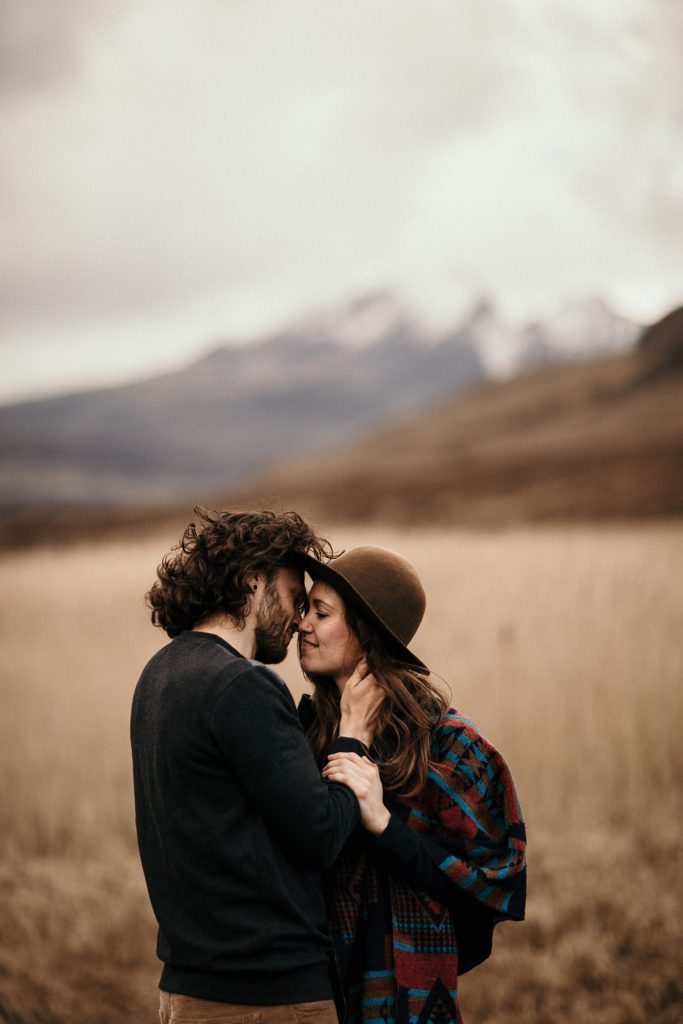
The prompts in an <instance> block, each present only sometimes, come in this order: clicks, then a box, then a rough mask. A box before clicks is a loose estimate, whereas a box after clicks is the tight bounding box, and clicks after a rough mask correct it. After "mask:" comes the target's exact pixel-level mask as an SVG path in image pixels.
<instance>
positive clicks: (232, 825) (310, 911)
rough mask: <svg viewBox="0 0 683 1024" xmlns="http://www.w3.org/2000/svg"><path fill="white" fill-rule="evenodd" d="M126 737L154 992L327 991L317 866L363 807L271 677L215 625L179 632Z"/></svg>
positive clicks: (231, 997)
mask: <svg viewBox="0 0 683 1024" xmlns="http://www.w3.org/2000/svg"><path fill="white" fill-rule="evenodd" d="M131 743H132V749H133V772H134V785H135V808H136V824H137V833H138V844H139V847H140V856H141V859H142V865H143V869H144V872H145V878H146V880H147V887H148V890H149V896H150V900H151V902H152V906H153V908H154V913H155V914H156V917H157V920H158V922H159V937H158V943H157V954H158V956H159V957H160V959H161V960H163V962H164V969H163V972H162V975H161V981H160V986H161V988H162V989H165V990H167V991H171V992H179V993H182V994H185V995H191V996H195V997H198V998H202V999H213V1000H218V1001H223V1002H231V1003H255V1004H264V1005H268V1004H271V1005H272V1004H278V1003H298V1002H308V1001H310V1000H317V999H326V998H330V996H331V988H330V982H329V976H328V957H329V953H330V942H329V938H328V933H327V925H326V920H325V907H324V904H323V897H322V892H321V883H320V872H321V870H322V869H323V868H325V867H327V866H329V865H330V864H332V862H333V861H334V860H335V858H336V857H337V855H338V853H339V852H340V850H341V848H342V846H343V845H344V843H345V841H346V839H347V838H348V836H349V835H350V833H351V832H352V831H353V829H354V827H355V826H356V824H357V823H358V821H359V809H358V802H357V800H356V798H355V796H354V795H353V793H352V792H351V791H350V790H349V789H347V788H346V787H345V786H342V785H336V784H327V783H325V782H323V781H322V779H321V778H320V773H319V771H318V768H317V766H316V764H315V761H314V759H313V756H312V754H311V752H310V750H309V748H308V745H307V743H306V739H305V736H304V732H303V729H302V727H301V725H300V723H299V718H298V716H297V712H296V709H295V706H294V702H293V700H292V697H291V695H290V693H289V691H288V689H287V687H286V686H285V684H284V683H283V681H282V680H281V679H280V677H279V676H278V675H277V674H276V673H275V672H273V671H271V670H270V669H268V668H266V667H265V666H263V665H260V664H259V663H257V662H252V661H248V660H247V659H245V658H243V657H242V656H241V655H239V654H238V653H237V652H236V651H235V650H233V648H231V647H230V646H229V645H228V644H227V643H225V642H224V641H223V640H221V639H220V638H219V637H217V636H214V635H213V634H207V633H193V632H185V633H182V634H181V635H180V636H179V637H177V638H176V639H175V640H173V641H172V642H171V643H170V644H168V645H167V646H166V647H164V648H163V649H162V650H161V651H159V653H158V654H156V655H155V656H154V657H153V658H152V659H151V661H150V662H149V663H148V665H147V666H146V667H145V669H144V671H143V673H142V676H141V677H140V680H139V682H138V685H137V688H136V691H135V696H134V699H133V710H132V718H131ZM335 746H336V749H355V750H357V752H359V753H361V752H362V748H361V746H360V744H357V743H355V741H352V740H351V741H350V740H345V739H344V738H342V739H340V740H338V741H337V743H336V745H335Z"/></svg>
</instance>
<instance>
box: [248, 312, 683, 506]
mask: <svg viewBox="0 0 683 1024" xmlns="http://www.w3.org/2000/svg"><path fill="white" fill-rule="evenodd" d="M235 499H239V500H240V501H258V500H266V501H273V500H277V501H279V502H282V504H283V505H287V506H293V507H296V508H299V509H301V510H302V512H304V513H307V514H309V515H314V516H316V517H318V518H325V519H329V518H334V519H342V518H343V519H352V520H353V519H361V518H362V519H383V520H386V519H388V520H393V521H397V522H403V523H410V522H414V521H420V522H424V521H436V522H453V521H457V522H463V523H491V524H497V523H508V522H519V521H525V520H527V521H528V520H557V519H567V520H572V519H581V520H586V519H606V518H619V519H621V518H629V519H630V518H636V517H654V516H657V517H659V516H678V515H681V514H683V309H680V310H677V311H676V312H675V313H672V314H671V315H670V316H668V317H666V318H665V320H663V321H661V323H660V324H657V325H655V327H653V328H650V330H649V331H648V332H646V334H645V335H644V337H643V340H642V342H641V344H640V346H639V348H638V350H637V351H636V352H634V353H633V354H631V355H628V356H621V357H618V358H614V359H609V360H605V361H602V362H600V363H589V364H581V365H573V366H566V365H565V366H560V367H558V366H555V367H549V368H546V369H543V370H541V371H538V372H535V373H531V374H528V375H524V376H521V377H518V378H515V379H514V380H510V381H505V382H501V383H497V384H493V385H486V386H482V387H478V388H476V389H474V390H472V391H470V392H468V393H467V394H465V395H462V394H460V395H458V396H457V397H453V398H449V399H448V400H445V401H441V402H439V403H438V404H436V405H434V406H433V407H431V408H430V409H429V410H428V411H427V412H424V413H422V414H419V415H415V416H412V417H411V418H409V419H404V420H401V421H400V422H397V423H395V424H393V425H391V426H389V427H386V428H384V429H382V430H379V431H376V432H373V433H371V434H369V435H366V436H364V437H363V438H361V439H360V440H359V441H358V442H357V443H356V444H354V445H353V446H351V447H346V448H345V449H344V450H338V451H335V452H333V453H329V452H328V453H323V454H320V455H318V456H317V457H308V458H301V459H299V460H294V461H289V462H287V463H285V464H284V465H281V466H279V467H274V468H273V470H272V471H271V472H270V473H267V474H264V475H262V476H261V477H259V478H258V479H256V480H254V481H253V482H251V483H250V485H249V486H248V487H246V488H244V489H243V490H242V491H240V493H239V494H238V495H236V494H232V495H230V496H229V500H235Z"/></svg>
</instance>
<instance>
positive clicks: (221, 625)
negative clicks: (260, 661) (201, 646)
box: [192, 615, 256, 658]
mask: <svg viewBox="0 0 683 1024" xmlns="http://www.w3.org/2000/svg"><path fill="white" fill-rule="evenodd" d="M192 632H193V633H214V634H215V635H216V636H219V637H220V638H221V640H225V642H226V643H228V644H230V646H231V647H233V648H234V649H235V650H236V651H237V652H238V653H239V654H241V655H243V657H245V658H253V657H254V652H255V651H256V637H255V635H254V627H253V626H250V625H249V623H248V622H245V623H244V625H243V626H242V627H238V626H236V625H235V623H234V621H233V620H232V619H230V618H228V617H227V616H219V615H216V616H213V618H209V619H204V620H203V621H202V622H198V623H197V625H196V626H193V627H192Z"/></svg>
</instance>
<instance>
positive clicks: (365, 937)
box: [329, 710, 526, 1024]
mask: <svg viewBox="0 0 683 1024" xmlns="http://www.w3.org/2000/svg"><path fill="white" fill-rule="evenodd" d="M431 752H432V758H433V767H432V769H431V770H430V772H429V776H428V781H427V783H426V785H425V787H424V789H423V790H422V792H421V793H420V794H419V795H418V796H417V797H411V798H409V799H406V798H399V799H398V801H397V802H394V805H393V809H395V810H396V812H398V813H400V816H401V817H403V818H404V820H405V821H406V823H407V825H408V826H409V827H410V828H411V829H413V830H414V831H415V832H416V833H417V834H418V835H419V837H420V840H421V841H422V843H423V844H424V846H425V847H426V849H427V850H428V852H429V855H430V857H431V858H432V861H433V862H434V863H435V864H436V865H437V866H438V868H439V869H440V870H441V871H442V872H443V873H444V875H445V876H446V877H447V878H448V879H450V880H451V881H452V882H453V883H454V885H455V886H456V887H457V889H458V890H459V891H461V892H465V893H467V894H469V896H471V897H473V898H474V900H476V901H477V902H476V903H473V904H471V905H472V906H473V907H474V911H475V914H476V913H477V911H476V907H477V906H478V905H481V906H483V907H487V908H490V910H489V911H488V912H485V913H486V916H487V920H488V921H490V922H491V924H490V926H489V935H490V931H491V929H492V927H493V923H494V922H497V921H500V920H504V919H511V920H521V919H522V918H523V917H524V904H525V893H526V867H525V829H524V823H523V820H522V815H521V810H520V807H519V803H518V800H517V796H516V793H515V789H514V785H513V782H512V777H511V775H510V772H509V769H508V767H507V765H506V764H505V762H504V760H503V758H502V757H501V755H500V754H499V753H498V751H497V750H495V749H494V747H492V746H491V744H490V743H489V742H488V741H487V740H486V739H485V738H484V737H483V736H482V735H481V733H480V732H479V731H478V729H477V728H476V726H474V725H473V724H472V722H470V721H468V719H466V718H463V716H462V715H459V714H458V713H457V712H456V711H453V710H450V711H448V712H447V713H446V714H445V715H444V717H443V718H442V719H441V720H440V721H439V723H438V725H437V726H436V727H435V729H434V730H433V733H432V743H431ZM329 881H330V884H329V912H330V927H331V932H332V937H333V940H334V944H335V949H336V952H337V959H338V963H339V967H340V973H341V976H342V980H343V987H344V990H345V996H346V1000H347V1015H346V1024H361V1022H362V1024H369V1022H377V1024H379V1022H381V1024H427V1022H434V1024H447V1022H451V1021H453V1022H458V1024H460V1022H461V1020H462V1018H461V1016H460V1011H459V1008H458V996H457V988H458V931H460V932H461V942H462V931H461V928H459V927H458V920H457V914H458V911H457V901H456V902H455V903H454V904H452V905H451V906H450V908H449V907H447V906H445V905H443V904H441V903H438V902H437V901H436V900H434V899H432V898H431V897H430V896H428V895H427V894H426V893H424V892H420V891H417V890H415V889H413V888H411V886H410V885H409V884H408V883H407V882H406V881H404V880H403V879H402V878H401V877H400V876H399V874H398V873H397V872H395V871H393V870H391V869H387V868H386V866H381V862H379V861H378V860H377V858H376V857H374V856H373V853H372V841H371V840H368V839H367V837H366V836H365V835H363V834H360V835H356V836H355V837H354V839H353V840H352V841H351V842H350V843H349V844H348V845H347V847H346V849H345V851H344V853H343V854H342V857H341V858H340V860H339V861H338V863H337V865H336V866H335V868H334V870H333V873H332V875H331V878H330V880H329ZM461 902H462V901H461ZM465 902H466V903H468V904H469V901H465ZM490 911H493V912H494V913H490ZM489 948H490V947H489ZM486 955H487V952H485V953H483V954H482V955H480V956H479V958H478V960H480V959H483V957H484V956H486ZM478 960H476V959H475V961H474V962H475V963H476V962H478Z"/></svg>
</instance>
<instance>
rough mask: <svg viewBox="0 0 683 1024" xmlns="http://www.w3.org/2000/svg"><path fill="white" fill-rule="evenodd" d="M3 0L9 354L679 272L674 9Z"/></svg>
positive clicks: (642, 1) (1, 258)
mask: <svg viewBox="0 0 683 1024" xmlns="http://www.w3.org/2000/svg"><path fill="white" fill-rule="evenodd" d="M0 10H2V14H1V15H0V17H1V18H2V19H4V25H3V24H2V23H0V32H1V34H2V35H3V38H4V39H5V40H9V44H8V43H7V42H5V46H6V47H7V54H9V60H8V62H5V61H2V59H1V58H2V55H1V54H0V64H4V65H5V67H6V72H5V79H4V84H3V85H0V89H4V100H3V107H4V109H3V124H4V127H3V146H4V157H3V159H2V161H1V162H0V190H1V192H0V218H1V224H0V231H1V236H0V237H1V238H2V240H3V243H5V244H3V246H2V249H1V250H0V280H2V281H3V285H2V291H1V292H0V300H1V301H2V304H3V307H4V317H5V324H6V327H5V333H4V335H0V344H4V345H5V346H6V347H7V346H13V345H16V344H18V341H19V340H20V341H21V342H22V344H24V345H28V346H30V345H31V344H32V343H33V341H35V344H36V345H38V344H39V343H40V345H42V346H45V345H46V344H47V342H48V340H49V338H50V337H51V336H53V337H54V338H55V339H59V343H60V344H66V343H67V342H66V341H65V340H64V339H68V338H69V337H73V338H74V339H76V338H77V337H79V338H83V337H86V336H89V332H91V330H92V333H93V334H94V333H97V332H99V334H101V336H105V335H107V337H111V336H112V332H114V333H115V325H116V324H117V323H119V322H121V323H123V322H125V323H126V325H127V326H126V330H127V332H128V337H129V338H130V339H131V347H132V348H135V346H136V345H137V347H138V349H140V348H141V347H142V346H144V345H152V343H153V342H152V340H151V339H152V337H153V336H158V337H159V338H162V336H163V335H164V334H165V335H166V337H167V338H168V334H169V332H171V331H172V330H173V329H174V328H173V324H172V323H171V319H172V317H171V313H172V311H173V310H177V323H176V327H175V330H176V332H180V331H181V330H182V331H187V324H188V323H191V322H192V319H193V316H194V313H195V311H197V310H201V309H202V308H206V309H207V310H208V309H210V310H211V311H212V313H211V318H209V317H208V315H207V317H206V318H205V319H203V320H202V321H201V323H202V329H211V330H215V331H216V332H219V331H220V332H223V331H230V330H231V329H233V325H236V324H238V323H242V322H247V321H249V322H251V323H254V324H256V323H258V321H259V317H261V318H262V320H263V322H266V320H268V318H269V317H270V318H272V316H273V315H274V313H273V311H274V310H276V309H285V308H292V309H293V308H295V307H296V304H297V303H299V304H301V305H306V304H310V305H315V304H319V303H320V302H323V301H325V300H326V298H334V297H335V296H339V295H341V294H347V293H349V292H352V291H354V290H359V289H361V288H363V287H365V286H373V285H384V284H386V283H387V282H389V283H391V282H394V281H398V282H399V283H407V284H408V285H410V284H411V283H415V282H417V283H418V284H419V285H420V286H422V285H423V284H425V282H426V283H427V284H428V283H429V280H430V279H432V280H433V282H437V284H432V286H431V287H432V292H431V294H436V293H437V292H438V291H439V289H440V288H441V284H442V283H443V282H447V287H448V288H450V289H452V292H453V301H454V302H455V301H456V300H458V301H461V302H465V301H466V299H467V295H468V294H469V293H470V292H471V291H472V290H479V289H482V288H486V289H489V290H491V291H492V292H493V293H494V294H495V296H496V297H499V298H501V299H502V301H503V303H505V302H508V301H509V302H516V303H517V305H518V306H521V305H523V304H524V303H529V304H530V305H532V304H533V302H535V301H545V302H546V303H547V302H548V301H549V300H550V299H551V298H552V297H553V296H556V295H558V294H560V292H561V291H562V289H566V288H568V287H571V288H573V289H582V288H589V290H590V291H591V293H593V292H595V291H598V290H601V289H602V290H607V291H609V290H610V289H611V290H612V291H613V292H615V291H616V292H618V290H619V288H621V289H622V292H623V293H626V291H627V290H628V292H629V293H630V294H635V292H636V290H637V289H634V288H633V287H632V285H633V282H635V283H636V284H638V283H639V282H640V285H641V286H642V294H643V295H650V296H656V295H657V294H658V292H657V288H658V287H659V285H658V282H662V281H665V280H672V279H673V270H672V267H673V265H674V260H675V256H676V253H675V249H676V247H677V241H676V239H675V238H674V234H675V233H677V235H678V237H680V236H681V235H682V234H683V230H682V229H681V217H682V216H683V214H682V211H681V183H680V177H679V175H680V171H679V170H678V168H679V167H681V166H682V165H683V162H682V161H681V159H680V146H679V142H678V136H677V134H676V131H675V127H676V126H677V125H680V122H681V102H682V100H681V97H683V71H682V70H681V68H682V67H683V62H680V59H679V57H678V55H679V54H680V52H681V51H682V50H683V46H682V44H683V24H682V22H683V7H681V5H680V3H679V0H671V2H669V0H614V2H607V0H605V2H604V3H603V4H595V3H594V2H590V0H572V3H571V4H570V3H569V2H568V0H550V2H547V0H491V2H490V3H486V4H472V3H465V2H462V0H457V2H456V0H451V2H442V0H422V2H421V3H419V4H417V3H415V2H414V0H373V3H370V4H368V3H367V2H360V0H346V2H345V3H343V4H321V3H320V0H284V2H283V3H274V2H273V0H248V2H247V0H232V2H229V3H227V2H212V0H174V2H173V3H171V4H168V3H163V2H161V0H135V2H130V3H128V2H127V0H126V2H125V3H115V2H114V0H70V2H69V0H51V2H50V3H49V4H40V3H39V2H38V0H14V2H13V3H10V4H6V5H4V7H3V8H1V9H0ZM3 28H4V31H2V30H3ZM643 253H647V254H648V259H647V260H646V259H643V258H642V254H643ZM655 253H656V254H657V258H656V260H653V258H652V257H653V254H655ZM661 287H662V288H663V287H664V285H662V286H661ZM661 294H664V292H663V291H662V292H661ZM644 301H645V300H644ZM648 301H650V300H648ZM250 310H251V312H250ZM236 311H239V315H238V313H237V312H236ZM626 311H627V312H629V310H626ZM631 312H632V313H633V314H634V315H640V314H638V312H637V311H636V310H632V311H631ZM646 315H647V314H646ZM136 323H137V324H138V327H137V328H136V326H135V325H136ZM153 323H157V324H158V325H160V326H159V327H158V329H157V330H156V334H155V330H154V329H153V328H152V327H151V326H150V325H152V324H153ZM161 325H163V330H162V326H161ZM207 325H208V327H207ZM212 325H213V326H212ZM136 331H137V333H136ZM193 338H194V336H193ZM133 339H135V341H133ZM155 343H156V342H155ZM180 343H181V342H180V336H179V333H178V337H177V338H176V344H177V345H178V346H179V345H180ZM187 343H188V345H189V344H190V339H189V337H188V342H187ZM73 344H74V345H76V341H74V342H73ZM159 344H160V346H161V344H162V342H159ZM161 350H162V349H161V347H160V351H161ZM74 361H75V362H77V360H74Z"/></svg>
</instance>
